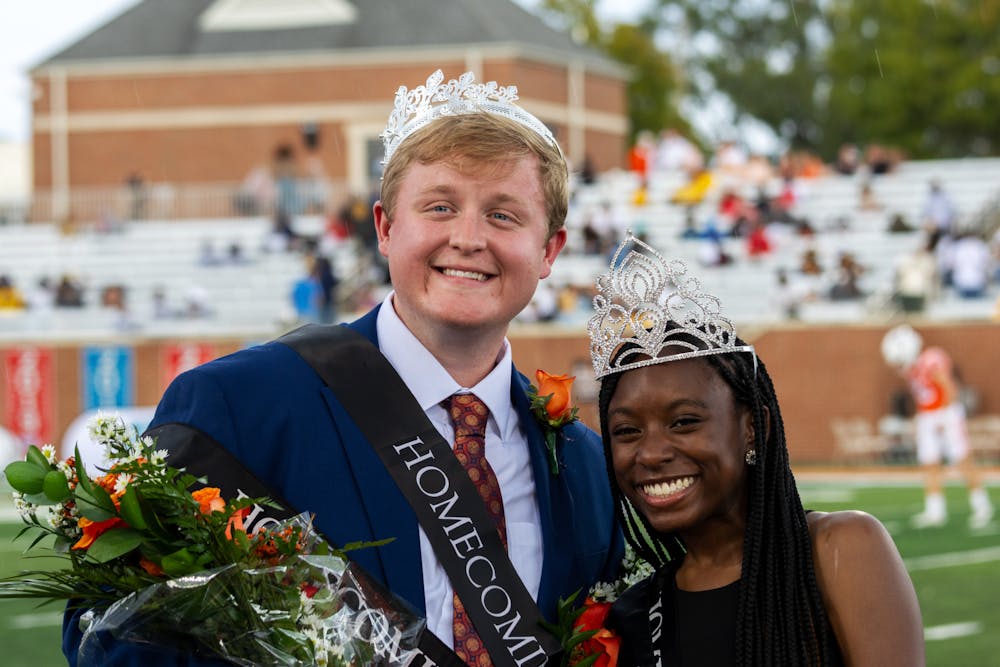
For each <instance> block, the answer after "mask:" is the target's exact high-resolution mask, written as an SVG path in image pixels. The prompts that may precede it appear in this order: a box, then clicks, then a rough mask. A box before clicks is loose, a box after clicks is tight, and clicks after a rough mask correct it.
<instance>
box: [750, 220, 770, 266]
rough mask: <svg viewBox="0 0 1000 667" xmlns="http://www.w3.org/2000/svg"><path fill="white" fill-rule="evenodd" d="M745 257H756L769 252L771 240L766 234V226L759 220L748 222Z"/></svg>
mask: <svg viewBox="0 0 1000 667" xmlns="http://www.w3.org/2000/svg"><path fill="white" fill-rule="evenodd" d="M746 240H747V257H749V258H750V259H758V258H760V257H761V256H763V255H766V254H768V253H769V252H771V240H770V239H769V238H768V236H767V226H766V225H765V224H764V223H763V222H761V221H760V220H754V221H751V222H750V226H749V227H748V230H747V237H746Z"/></svg>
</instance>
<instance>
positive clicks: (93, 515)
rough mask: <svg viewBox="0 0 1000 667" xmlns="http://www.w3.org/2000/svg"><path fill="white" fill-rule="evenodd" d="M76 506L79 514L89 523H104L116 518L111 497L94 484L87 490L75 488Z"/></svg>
mask: <svg viewBox="0 0 1000 667" xmlns="http://www.w3.org/2000/svg"><path fill="white" fill-rule="evenodd" d="M76 506H77V508H78V509H79V510H80V514H82V515H83V516H85V517H87V518H88V519H90V520H91V521H106V520H107V519H110V518H112V517H115V516H118V513H117V511H116V510H115V503H114V501H112V500H111V496H110V495H108V492H107V491H105V490H104V489H103V488H101V487H100V486H97V485H96V484H91V486H90V489H89V490H87V489H84V488H82V485H81V486H77V487H76Z"/></svg>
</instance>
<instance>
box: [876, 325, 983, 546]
mask: <svg viewBox="0 0 1000 667" xmlns="http://www.w3.org/2000/svg"><path fill="white" fill-rule="evenodd" d="M882 354H883V356H884V357H885V359H886V361H887V362H888V363H889V364H890V365H892V366H893V367H895V368H896V369H897V370H898V371H900V372H901V373H902V374H903V376H904V377H905V378H906V380H907V382H908V383H909V388H910V393H911V394H912V396H913V402H914V404H915V406H916V410H917V414H916V416H915V417H914V428H915V433H914V435H915V439H916V444H917V461H918V462H919V463H920V465H921V466H923V468H924V471H925V482H924V502H925V505H924V511H923V512H921V513H920V514H917V515H916V516H914V517H913V518H912V523H913V525H914V526H916V527H918V528H927V527H933V526H943V525H944V524H945V523H947V521H948V510H947V506H946V504H945V498H944V461H945V460H947V461H948V463H950V464H951V465H955V466H957V467H958V470H959V472H960V474H961V475H962V478H963V480H964V481H965V484H966V486H967V487H968V489H969V506H970V508H971V509H972V514H971V515H970V516H969V526H970V527H971V528H973V529H979V528H984V527H985V526H986V525H988V524H989V523H990V520H991V519H992V518H993V504H992V502H991V501H990V498H989V495H988V494H987V493H986V489H985V488H984V487H983V483H982V479H981V475H980V474H979V471H978V470H977V469H976V464H975V462H974V461H973V460H972V457H971V456H970V452H969V437H968V433H967V431H966V423H965V407H964V406H963V405H962V403H961V401H960V400H959V395H958V390H959V387H958V383H957V382H956V380H955V372H954V368H953V366H952V361H951V357H950V356H948V353H947V352H945V351H944V350H943V349H941V348H940V347H927V348H923V340H922V338H921V337H920V334H919V333H917V332H916V331H915V330H914V329H913V328H912V327H910V326H909V325H907V324H901V325H899V326H897V327H894V328H892V329H890V330H889V331H888V332H887V333H886V335H885V337H884V338H883V339H882Z"/></svg>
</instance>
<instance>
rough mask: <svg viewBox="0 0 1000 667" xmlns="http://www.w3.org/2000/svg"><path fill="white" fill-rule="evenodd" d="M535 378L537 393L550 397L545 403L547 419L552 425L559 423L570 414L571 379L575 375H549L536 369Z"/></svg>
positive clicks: (573, 378)
mask: <svg viewBox="0 0 1000 667" xmlns="http://www.w3.org/2000/svg"><path fill="white" fill-rule="evenodd" d="M535 378H536V379H537V380H538V395H539V396H551V397H552V398H550V399H549V402H548V403H546V404H545V411H546V412H547V413H548V415H549V420H550V421H551V422H552V423H553V425H558V424H560V423H561V422H562V421H563V420H565V419H566V418H567V417H569V416H570V414H571V408H570V390H571V389H572V388H573V380H575V379H576V377H575V376H571V375H549V374H548V373H546V372H545V371H543V370H541V369H538V370H537V371H535Z"/></svg>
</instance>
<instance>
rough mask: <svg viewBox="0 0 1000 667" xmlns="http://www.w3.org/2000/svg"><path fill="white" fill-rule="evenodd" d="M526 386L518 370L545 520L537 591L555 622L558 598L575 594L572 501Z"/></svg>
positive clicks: (518, 396) (520, 409)
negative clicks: (555, 471) (553, 465)
mask: <svg viewBox="0 0 1000 667" xmlns="http://www.w3.org/2000/svg"><path fill="white" fill-rule="evenodd" d="M527 388H528V382H527V380H526V379H525V378H524V376H523V375H521V374H520V373H518V372H517V370H516V369H515V370H514V372H513V378H512V380H511V398H512V399H513V402H514V408H515V409H516V410H517V413H518V417H519V418H520V420H521V424H523V425H524V430H525V434H526V436H527V439H528V451H529V452H530V455H531V470H532V473H533V474H534V477H535V497H536V498H537V500H538V513H539V515H540V518H541V522H542V545H543V548H542V559H543V560H542V582H541V586H540V587H539V590H538V607H539V609H541V610H542V614H543V615H544V616H545V617H546V618H547V619H548V620H550V621H554V620H555V618H554V616H555V610H556V603H557V602H558V600H559V597H560V596H563V597H565V596H567V595H569V594H570V593H572V591H567V590H566V589H567V588H568V587H569V583H570V574H571V572H572V569H573V568H572V544H573V535H572V522H571V521H570V517H572V516H573V514H572V512H573V500H572V497H571V496H570V494H569V492H568V490H567V488H566V485H565V475H564V474H560V475H553V474H552V472H551V470H550V469H549V460H548V456H549V454H548V450H547V449H546V448H545V438H544V436H543V435H542V430H541V428H540V427H539V425H538V422H537V421H535V417H534V415H533V414H532V413H531V404H530V403H529V401H528V396H527V393H526V392H527ZM557 452H558V454H559V462H560V464H561V463H562V451H561V450H559V449H557Z"/></svg>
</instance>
